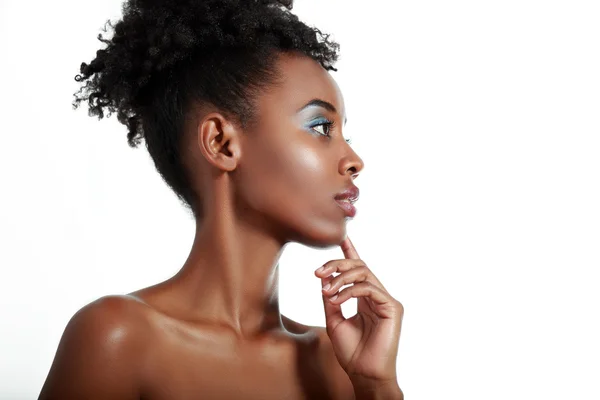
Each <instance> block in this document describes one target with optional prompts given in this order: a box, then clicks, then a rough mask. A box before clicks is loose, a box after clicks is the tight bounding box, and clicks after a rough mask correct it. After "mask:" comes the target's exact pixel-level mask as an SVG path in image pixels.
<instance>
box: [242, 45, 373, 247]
mask: <svg viewBox="0 0 600 400" xmlns="http://www.w3.org/2000/svg"><path fill="white" fill-rule="evenodd" d="M278 69H279V71H281V74H282V77H281V78H282V79H281V83H280V84H277V85H274V86H273V87H272V88H270V89H269V90H267V91H265V92H264V93H263V94H262V95H260V97H259V98H258V103H257V112H258V121H257V123H256V124H255V126H254V127H253V128H252V131H248V132H245V133H244V135H240V144H239V145H240V147H239V148H240V153H241V155H240V158H239V160H238V164H237V166H236V169H235V171H234V173H233V174H232V179H234V181H235V187H236V196H238V198H237V199H236V200H237V201H238V203H239V204H240V205H241V206H242V207H243V209H244V210H248V211H249V212H250V213H251V214H252V215H253V216H259V217H260V218H261V219H262V221H264V223H266V224H269V226H270V228H271V229H272V231H273V232H276V233H277V234H278V235H281V239H282V241H283V242H284V243H287V242H290V241H295V242H299V243H302V244H305V245H307V246H311V247H328V246H334V245H338V244H340V243H341V242H342V241H343V239H344V237H345V235H346V221H347V218H349V217H348V216H347V215H346V213H345V211H344V210H343V209H342V208H341V207H340V206H339V205H338V203H337V202H336V201H335V200H334V197H335V196H336V194H338V193H340V192H341V191H343V190H345V189H347V188H349V187H351V186H352V185H353V183H352V181H353V179H354V178H355V177H356V176H357V175H358V173H359V172H360V171H361V170H362V169H363V161H362V160H361V158H360V157H359V156H358V155H357V154H356V153H355V152H354V150H353V149H352V148H351V147H350V145H349V144H348V142H347V141H346V138H345V137H344V136H343V126H344V124H345V121H346V115H345V107H344V100H343V97H342V94H341V92H340V89H339V87H338V85H337V83H336V82H335V81H334V79H333V78H332V76H331V75H330V74H329V72H328V71H327V70H325V69H324V68H323V67H322V66H321V65H320V64H319V63H318V62H316V61H314V60H313V59H311V58H309V57H306V56H301V55H296V54H285V53H283V54H282V56H281V57H280V59H279V65H278ZM315 99H318V100H320V101H322V102H323V103H319V102H316V103H315V102H313V100H315ZM311 102H312V103H313V104H312V105H308V106H306V105H307V104H309V103H311ZM327 103H328V104H329V105H328V104H327Z"/></svg>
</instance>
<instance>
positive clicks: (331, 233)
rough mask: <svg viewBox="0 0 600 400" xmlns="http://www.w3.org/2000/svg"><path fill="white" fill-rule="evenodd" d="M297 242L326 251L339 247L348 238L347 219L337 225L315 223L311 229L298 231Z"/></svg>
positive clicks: (306, 228)
mask: <svg viewBox="0 0 600 400" xmlns="http://www.w3.org/2000/svg"><path fill="white" fill-rule="evenodd" d="M296 233H297V237H296V238H295V239H294V241H295V242H298V243H301V244H303V245H305V246H308V247H313V248H317V249H325V248H330V247H335V246H339V245H340V244H341V243H342V242H343V241H344V239H345V238H346V219H342V220H340V221H339V222H338V223H336V224H332V223H331V222H329V223H322V224H320V223H319V224H317V223H313V224H312V225H311V226H309V227H305V228H304V229H302V230H298V231H296Z"/></svg>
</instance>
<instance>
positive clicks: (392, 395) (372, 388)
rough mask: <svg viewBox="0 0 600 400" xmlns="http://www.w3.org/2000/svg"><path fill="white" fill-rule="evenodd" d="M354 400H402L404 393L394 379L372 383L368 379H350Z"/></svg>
mask: <svg viewBox="0 0 600 400" xmlns="http://www.w3.org/2000/svg"><path fill="white" fill-rule="evenodd" d="M351 381H352V386H353V387H354V395H355V399H356V400H404V393H403V392H402V390H401V389H400V386H399V385H398V381H397V380H396V379H393V380H389V381H373V380H370V379H363V378H353V379H351Z"/></svg>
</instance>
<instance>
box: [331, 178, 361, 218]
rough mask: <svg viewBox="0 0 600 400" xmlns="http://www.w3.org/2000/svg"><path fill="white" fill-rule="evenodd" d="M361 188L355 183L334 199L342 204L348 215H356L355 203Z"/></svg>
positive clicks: (341, 206)
mask: <svg viewBox="0 0 600 400" xmlns="http://www.w3.org/2000/svg"><path fill="white" fill-rule="evenodd" d="M359 195H360V190H358V188H357V187H356V186H354V185H352V186H350V187H348V188H347V189H345V190H344V191H342V192H340V193H338V194H337V195H336V196H335V197H334V199H335V202H336V203H337V204H338V206H340V208H341V209H342V210H344V212H345V213H346V216H348V217H351V218H352V217H354V216H355V215H356V207H354V203H355V202H356V201H357V200H358V197H359Z"/></svg>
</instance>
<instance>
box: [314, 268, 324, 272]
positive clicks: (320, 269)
mask: <svg viewBox="0 0 600 400" xmlns="http://www.w3.org/2000/svg"><path fill="white" fill-rule="evenodd" d="M323 271H325V267H321V268H318V269H317V271H316V272H323Z"/></svg>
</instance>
